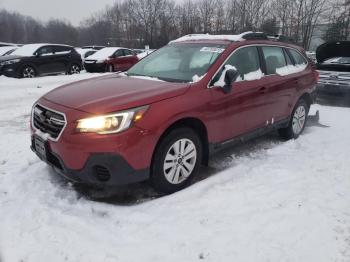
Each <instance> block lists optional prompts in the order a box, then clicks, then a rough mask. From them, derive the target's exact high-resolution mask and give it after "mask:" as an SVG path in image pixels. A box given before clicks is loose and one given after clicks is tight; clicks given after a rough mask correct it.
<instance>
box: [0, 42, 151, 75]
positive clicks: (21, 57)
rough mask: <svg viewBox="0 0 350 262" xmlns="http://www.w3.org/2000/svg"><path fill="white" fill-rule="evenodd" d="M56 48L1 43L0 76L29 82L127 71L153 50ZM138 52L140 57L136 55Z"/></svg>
mask: <svg viewBox="0 0 350 262" xmlns="http://www.w3.org/2000/svg"><path fill="white" fill-rule="evenodd" d="M144 51H145V50H142V49H139V50H136V49H135V50H132V49H128V48H124V47H105V46H95V45H92V46H83V47H81V48H74V47H72V46H68V45H58V44H28V45H23V46H18V45H13V44H7V43H0V75H5V76H8V77H16V78H31V77H35V76H43V75H51V74H60V73H66V74H77V73H79V72H80V71H81V70H82V69H83V68H85V69H86V71H87V72H91V73H93V72H117V71H126V70H128V69H129V68H130V67H132V66H133V65H134V64H136V63H137V62H138V61H139V60H141V59H142V58H143V57H145V56H147V55H148V54H150V53H151V52H152V51H153V50H147V51H146V52H144ZM140 52H141V54H139V53H140Z"/></svg>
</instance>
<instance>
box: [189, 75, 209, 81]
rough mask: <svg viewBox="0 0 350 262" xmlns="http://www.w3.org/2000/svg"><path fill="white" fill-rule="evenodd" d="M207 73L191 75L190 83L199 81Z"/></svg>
mask: <svg viewBox="0 0 350 262" xmlns="http://www.w3.org/2000/svg"><path fill="white" fill-rule="evenodd" d="M206 75H207V74H204V75H202V76H198V75H194V76H193V77H192V83H197V82H199V81H201V80H202V79H203V78H204V77H205V76H206Z"/></svg>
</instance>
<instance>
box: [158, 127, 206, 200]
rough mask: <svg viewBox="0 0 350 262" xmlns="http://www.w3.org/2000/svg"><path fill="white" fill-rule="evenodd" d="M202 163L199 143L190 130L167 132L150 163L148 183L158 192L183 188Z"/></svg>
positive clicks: (197, 137) (168, 192) (171, 191)
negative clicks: (150, 172)
mask: <svg viewBox="0 0 350 262" xmlns="http://www.w3.org/2000/svg"><path fill="white" fill-rule="evenodd" d="M201 162H202V143H201V140H200V138H199V136H198V135H197V134H196V133H195V132H194V131H193V130H192V129H190V128H179V129H175V130H173V131H171V132H170V133H169V134H168V135H167V136H166V137H165V138H164V139H163V140H162V141H161V142H160V144H159V145H158V147H157V149H156V152H155V155H154V159H153V164H152V174H151V183H152V185H153V187H154V188H155V189H156V190H157V191H158V192H161V193H166V194H170V193H174V192H176V191H178V190H181V189H183V188H185V187H186V186H187V185H188V184H189V183H190V181H191V179H192V178H193V177H194V175H195V174H196V173H197V172H198V169H199V167H200V163H201Z"/></svg>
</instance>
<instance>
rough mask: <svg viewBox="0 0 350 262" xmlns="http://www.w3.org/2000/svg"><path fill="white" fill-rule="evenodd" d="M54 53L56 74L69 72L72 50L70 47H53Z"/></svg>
mask: <svg viewBox="0 0 350 262" xmlns="http://www.w3.org/2000/svg"><path fill="white" fill-rule="evenodd" d="M53 52H54V56H53V64H54V65H53V67H54V69H53V70H54V72H55V73H58V72H67V70H68V66H69V62H70V56H71V52H72V48H71V47H68V46H53Z"/></svg>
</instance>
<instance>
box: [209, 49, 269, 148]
mask: <svg viewBox="0 0 350 262" xmlns="http://www.w3.org/2000/svg"><path fill="white" fill-rule="evenodd" d="M225 65H231V66H234V67H235V68H236V69H237V71H238V73H239V77H238V79H237V80H236V82H234V83H233V84H232V90H231V92H230V93H227V94H225V93H224V92H223V89H222V88H221V87H218V86H217V85H216V84H215V82H216V81H217V80H218V79H219V78H220V76H221V74H222V73H223V70H221V71H219V73H218V75H217V76H216V77H214V79H213V81H212V83H211V93H212V94H211V95H212V102H211V106H212V107H213V108H214V110H216V111H217V126H218V127H219V130H220V140H221V141H225V140H229V139H231V138H234V137H237V136H240V135H243V134H246V133H249V132H252V131H254V130H256V129H258V128H261V127H264V126H266V121H267V119H268V118H267V113H268V112H266V109H267V105H266V96H267V92H266V91H267V90H266V87H265V85H264V79H263V75H262V73H261V71H262V70H261V66H260V58H259V53H258V49H257V47H254V46H249V47H243V48H240V49H238V50H235V51H234V52H233V53H232V54H231V56H230V57H229V59H228V60H227V62H226V63H225ZM225 65H224V66H225Z"/></svg>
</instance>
